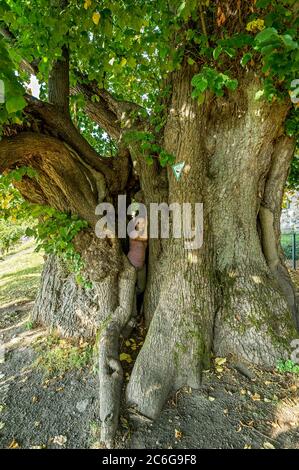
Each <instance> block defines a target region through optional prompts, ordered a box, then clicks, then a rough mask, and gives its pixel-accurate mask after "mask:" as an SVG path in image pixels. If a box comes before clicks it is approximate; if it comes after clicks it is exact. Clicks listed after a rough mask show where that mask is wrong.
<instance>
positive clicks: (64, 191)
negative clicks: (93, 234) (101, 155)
mask: <svg viewBox="0 0 299 470" xmlns="http://www.w3.org/2000/svg"><path fill="white" fill-rule="evenodd" d="M22 165H26V166H28V165H30V166H32V167H33V168H35V169H36V170H37V172H38V178H37V179H34V178H32V179H31V178H23V179H22V181H21V182H19V183H16V186H17V187H18V189H19V190H20V191H21V193H22V194H23V195H24V197H25V198H26V199H28V200H29V201H30V202H33V203H37V204H47V205H50V206H51V207H54V208H56V209H58V210H61V211H65V212H69V211H70V212H72V213H74V214H78V215H79V216H80V217H82V218H83V219H85V220H87V221H88V222H89V223H90V224H91V225H92V226H94V225H95V223H96V220H97V219H96V216H95V207H96V205H97V204H98V198H99V182H100V181H101V184H102V186H103V188H101V191H102V192H105V180H104V177H103V176H102V175H101V174H97V175H95V173H94V172H92V171H91V170H90V169H89V168H88V167H87V166H86V165H84V164H82V163H81V161H80V160H79V159H78V158H77V156H76V154H74V153H73V152H72V151H71V150H70V149H69V148H68V147H67V146H65V145H64V144H63V142H61V141H60V140H58V139H56V138H54V137H52V136H46V135H43V134H38V133H33V132H23V133H20V134H18V135H16V136H12V137H5V138H3V139H2V140H1V142H0V171H1V172H3V171H5V170H8V169H11V168H14V167H16V166H22Z"/></svg>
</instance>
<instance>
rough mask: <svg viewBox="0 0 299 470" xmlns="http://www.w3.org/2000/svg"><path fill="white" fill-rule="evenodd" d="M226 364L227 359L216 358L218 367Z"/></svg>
mask: <svg viewBox="0 0 299 470" xmlns="http://www.w3.org/2000/svg"><path fill="white" fill-rule="evenodd" d="M225 363H226V357H215V364H216V366H222V365H223V364H225Z"/></svg>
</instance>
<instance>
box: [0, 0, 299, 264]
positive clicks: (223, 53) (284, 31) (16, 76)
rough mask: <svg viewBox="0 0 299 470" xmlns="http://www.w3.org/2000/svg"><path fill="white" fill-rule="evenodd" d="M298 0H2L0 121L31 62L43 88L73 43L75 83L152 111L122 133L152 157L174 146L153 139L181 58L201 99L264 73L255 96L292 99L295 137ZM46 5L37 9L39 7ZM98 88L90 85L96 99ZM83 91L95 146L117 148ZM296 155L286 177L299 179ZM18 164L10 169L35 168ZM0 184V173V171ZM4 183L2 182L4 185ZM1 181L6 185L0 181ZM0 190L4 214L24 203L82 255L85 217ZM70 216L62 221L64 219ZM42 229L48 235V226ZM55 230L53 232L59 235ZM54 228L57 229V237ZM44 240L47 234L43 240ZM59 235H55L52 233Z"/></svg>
mask: <svg viewBox="0 0 299 470" xmlns="http://www.w3.org/2000/svg"><path fill="white" fill-rule="evenodd" d="M296 3H297V2H296V0H280V1H278V0H274V1H270V0H246V1H242V2H241V1H240V0H237V1H235V0H216V1H209V0H188V1H182V0H171V1H170V2H169V1H165V0H146V1H144V0H102V1H95V0H69V1H61V0H35V1H34V2H33V1H30V0H2V1H1V2H0V28H1V30H2V33H3V37H1V39H0V80H2V81H3V82H4V86H5V98H6V99H5V103H4V104H0V126H1V127H2V130H3V129H4V128H5V126H6V125H7V124H8V123H10V124H13V123H16V124H19V125H21V124H22V121H23V120H24V115H26V114H24V112H25V113H26V109H25V108H26V99H25V93H26V91H27V92H28V84H29V81H30V73H29V72H28V68H27V69H26V67H25V68H24V66H23V65H24V61H26V63H29V64H33V66H34V68H35V70H37V71H36V74H37V78H38V80H39V83H40V85H41V90H40V95H41V98H42V99H46V98H47V92H48V90H47V81H48V77H49V73H50V71H51V68H52V65H53V62H54V61H55V60H57V59H59V58H61V57H62V49H63V46H64V45H67V47H68V48H69V51H70V80H71V86H72V87H75V85H76V84H77V83H78V82H80V83H85V82H86V83H87V82H89V83H90V82H91V81H95V83H96V84H97V86H99V87H104V88H106V89H108V90H109V91H111V92H113V94H114V96H116V97H117V98H119V99H122V100H129V101H134V102H135V103H137V104H138V105H140V106H142V108H141V107H140V110H139V111H138V112H140V113H141V114H146V115H149V117H150V122H151V131H150V132H145V133H144V132H143V133H139V135H138V133H136V132H135V133H133V134H131V135H128V138H132V139H134V140H135V141H137V142H139V143H140V148H141V151H143V152H144V155H145V157H146V159H147V162H148V164H152V163H153V158H154V157H158V158H159V161H160V164H161V165H162V166H164V165H166V164H171V163H172V162H173V156H172V155H169V154H167V152H165V151H164V150H163V147H162V145H160V144H159V142H160V140H159V134H160V131H161V129H162V128H163V126H164V124H165V113H164V110H165V106H164V105H165V101H167V98H168V91H169V90H168V88H167V77H168V75H169V74H170V73H171V72H173V71H175V70H177V69H179V68H180V67H182V64H183V63H184V62H185V63H186V62H187V63H188V64H189V65H190V67H192V70H193V75H194V76H193V80H192V85H193V97H194V99H197V100H198V102H199V103H201V102H203V100H204V94H205V93H206V92H207V91H210V92H212V93H214V94H215V95H217V96H222V95H224V94H226V93H227V92H229V91H234V90H236V89H237V87H238V85H239V81H240V78H241V77H242V75H243V74H244V73H245V72H246V73H255V74H257V75H258V76H259V77H260V82H261V89H260V91H259V92H258V93H257V95H256V99H266V100H268V101H273V100H279V99H286V98H287V99H289V95H291V96H292V100H293V105H292V108H291V111H290V114H289V118H288V120H287V122H286V132H287V133H288V134H289V135H291V136H295V137H296V138H298V134H299V131H298V130H299V118H298V104H297V103H296V101H298V99H297V93H298V89H296V87H294V80H296V79H298V78H299V76H298V70H299V44H298V25H299V18H298V5H296ZM41 12H42V13H41ZM97 99H98V96H97V95H94V100H97ZM83 109H84V97H83V95H82V94H80V93H73V96H72V99H71V114H72V117H73V120H74V122H75V124H76V125H77V126H78V127H79V129H80V130H81V132H82V134H83V135H84V136H85V137H86V138H87V140H88V141H89V142H90V144H91V145H92V146H93V147H94V148H95V149H96V150H97V151H99V152H100V153H101V154H103V155H106V156H110V157H111V156H113V155H115V144H114V143H113V142H112V141H111V140H110V139H109V138H108V136H107V135H106V134H105V133H104V132H103V131H102V130H101V129H100V128H99V127H98V126H96V125H95V124H94V123H93V122H91V120H90V119H89V118H88V117H87V116H86V114H85V113H84V111H83ZM298 168H299V165H298V157H295V158H294V161H293V166H292V171H291V174H290V179H289V186H290V187H292V188H294V187H296V185H297V184H298V172H299V170H298ZM18 171H21V172H22V171H23V172H24V171H25V173H23V174H20V173H17V174H16V173H15V174H14V175H13V176H14V177H23V176H26V177H35V176H34V175H32V174H29V172H30V170H28V169H25V170H24V169H23V170H18ZM1 181H2V183H1V184H2V186H3V184H4V179H3V178H2V180H1ZM2 189H3V188H2ZM1 191H2V190H1ZM5 191H6V193H5V192H3V191H2V193H1V197H2V202H1V211H2V215H3V216H4V217H7V211H8V209H9V212H10V217H16V212H17V211H18V212H19V214H21V215H22V216H24V214H26V213H27V214H28V210H30V213H31V215H32V214H33V215H35V216H36V217H37V218H39V219H40V220H42V221H43V222H42V223H41V222H40V223H39V224H37V225H36V226H35V228H33V229H31V231H30V234H33V235H35V236H36V237H37V239H38V241H39V243H40V246H42V248H43V249H44V250H45V251H46V252H53V251H65V252H66V253H67V256H68V257H69V259H71V260H72V262H73V263H74V265H75V266H77V267H76V271H77V270H78V269H77V268H78V265H79V264H80V261H79V260H78V259H77V258H76V256H75V254H74V253H73V252H72V250H71V248H68V247H70V246H71V245H70V244H69V242H70V241H71V239H72V238H73V236H74V234H75V233H76V232H77V231H78V230H80V229H81V228H82V227H83V226H84V222H82V221H80V220H77V219H76V218H75V217H74V216H70V215H67V214H59V213H57V212H56V211H55V210H54V209H50V208H40V207H32V206H30V209H28V203H26V202H25V201H23V200H22V201H21V202H20V200H19V194H18V193H17V191H16V190H15V189H13V187H12V186H11V185H9V189H8V188H7V187H6V189H5ZM66 226H67V227H68V228H66ZM46 235H47V236H46ZM58 235H59V236H58ZM56 237H57V238H56ZM46 239H47V240H48V241H49V240H50V241H51V243H50V242H48V241H47V242H46V241H45V240H46ZM54 240H55V243H54V242H53V241H54Z"/></svg>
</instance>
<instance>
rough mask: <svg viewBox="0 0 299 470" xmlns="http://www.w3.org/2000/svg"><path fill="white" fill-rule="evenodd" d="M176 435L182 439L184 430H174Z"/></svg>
mask: <svg viewBox="0 0 299 470" xmlns="http://www.w3.org/2000/svg"><path fill="white" fill-rule="evenodd" d="M174 435H175V438H176V439H182V437H183V433H182V431H179V430H178V429H175V430H174Z"/></svg>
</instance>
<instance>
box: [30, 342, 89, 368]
mask: <svg viewBox="0 0 299 470" xmlns="http://www.w3.org/2000/svg"><path fill="white" fill-rule="evenodd" d="M35 348H36V350H37V351H38V353H39V356H38V359H37V360H36V362H35V364H34V366H35V367H37V368H39V369H42V371H43V372H44V374H45V375H47V376H49V375H50V376H51V375H56V374H63V373H65V372H66V371H68V370H74V369H77V370H80V369H83V368H84V367H87V366H88V365H91V364H92V362H93V346H92V345H91V344H89V343H86V342H83V341H80V342H79V344H75V343H74V342H73V341H71V340H67V339H61V338H59V336H58V335H56V334H54V333H53V334H51V335H49V336H47V337H45V338H43V339H41V340H40V341H38V342H37V343H36V346H35Z"/></svg>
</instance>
